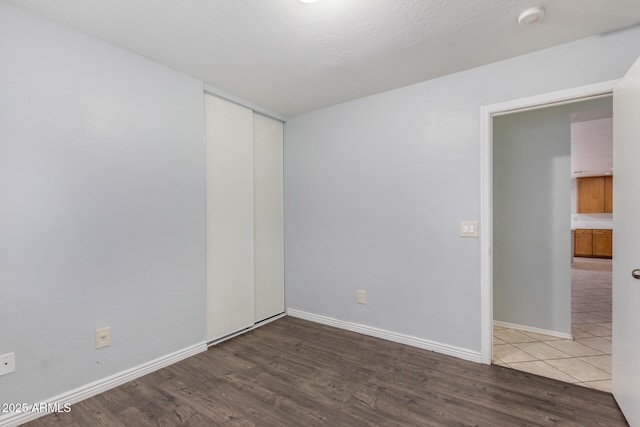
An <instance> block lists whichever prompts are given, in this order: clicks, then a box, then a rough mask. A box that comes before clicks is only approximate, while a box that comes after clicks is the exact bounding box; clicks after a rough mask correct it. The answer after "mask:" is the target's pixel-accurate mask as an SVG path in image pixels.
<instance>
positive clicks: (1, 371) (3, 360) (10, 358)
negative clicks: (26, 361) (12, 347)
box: [0, 353, 16, 375]
mask: <svg viewBox="0 0 640 427" xmlns="http://www.w3.org/2000/svg"><path fill="white" fill-rule="evenodd" d="M15 370H16V354H15V353H7V354H2V355H0V375H7V374H10V373H12V372H15Z"/></svg>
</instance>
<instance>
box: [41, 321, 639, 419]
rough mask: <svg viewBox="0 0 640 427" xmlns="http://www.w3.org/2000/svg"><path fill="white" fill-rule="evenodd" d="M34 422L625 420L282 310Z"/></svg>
mask: <svg viewBox="0 0 640 427" xmlns="http://www.w3.org/2000/svg"><path fill="white" fill-rule="evenodd" d="M29 425H31V426H136V427H137V426H175V425H189V426H216V425H229V426H318V425H326V426H349V427H352V426H550V425H562V426H598V425H600V426H608V427H611V426H626V425H627V424H626V422H625V420H624V417H623V416H622V414H621V412H620V410H619V409H618V407H617V405H616V403H615V401H614V399H613V397H612V396H611V395H610V394H608V393H605V392H601V391H597V390H593V389H588V388H585V387H579V386H575V385H571V384H567V383H563V382H559V381H555V380H551V379H547V378H543V377H538V376H535V375H531V374H527V373H524V372H519V371H515V370H512V369H509V368H503V367H498V366H487V365H480V364H476V363H472V362H466V361H462V360H459V359H456V358H453V357H449V356H444V355H440V354H437V353H433V352H430V351H425V350H420V349H417V348H413V347H409V346H405V345H401V344H396V343H392V342H389V341H384V340H380V339H377V338H371V337H367V336H363V335H359V334H355V333H351V332H346V331H342V330H339V329H334V328H330V327H327V326H322V325H318V324H314V323H311V322H307V321H304V320H299V319H294V318H291V317H285V318H283V319H280V320H277V321H275V322H273V323H270V324H268V325H265V326H263V327H261V328H258V329H256V330H254V331H252V332H249V333H247V334H245V335H241V336H239V337H236V338H233V339H231V340H229V341H227V342H224V343H222V344H220V345H218V346H215V347H212V348H210V349H209V350H208V351H207V352H205V353H202V354H199V355H197V356H195V357H191V358H189V359H187V360H184V361H182V362H179V363H177V364H174V365H172V366H169V367H167V368H164V369H161V370H159V371H157V372H154V373H152V374H149V375H147V376H145V377H142V378H140V379H138V380H135V381H132V382H129V383H127V384H124V385H122V386H120V387H117V388H115V389H113V390H110V391H108V392H105V393H103V394H100V395H98V396H95V397H93V398H91V399H87V400H85V401H83V402H80V403H77V404H75V405H73V406H72V411H71V412H70V413H67V414H51V415H48V416H46V417H43V418H40V419H38V420H35V421H33V422H32V423H30V424H29Z"/></svg>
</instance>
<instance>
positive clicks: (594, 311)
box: [493, 258, 611, 392]
mask: <svg viewBox="0 0 640 427" xmlns="http://www.w3.org/2000/svg"><path fill="white" fill-rule="evenodd" d="M571 288H572V289H571V330H572V334H573V340H567V339H562V338H556V337H552V336H548V335H541V334H535V333H532V332H525V331H519V330H515V329H507V328H502V327H499V326H494V331H493V363H494V364H495V365H500V366H506V367H509V368H513V369H518V370H521V371H525V372H530V373H532V374H536V375H541V376H544V377H549V378H554V379H557V380H560V381H565V382H569V383H573V384H578V385H581V386H585V387H592V388H596V389H598V390H603V391H608V392H611V260H601V259H589V258H576V262H575V266H574V268H573V269H572V272H571Z"/></svg>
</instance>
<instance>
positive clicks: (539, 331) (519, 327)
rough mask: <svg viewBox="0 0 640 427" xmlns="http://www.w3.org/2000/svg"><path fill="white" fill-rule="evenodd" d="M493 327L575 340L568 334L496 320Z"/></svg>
mask: <svg viewBox="0 0 640 427" xmlns="http://www.w3.org/2000/svg"><path fill="white" fill-rule="evenodd" d="M493 325H494V326H500V327H502V328H509V329H517V330H519V331H524V332H533V333H534V334H542V335H550V336H552V337H557V338H564V339H566V340H572V339H573V335H572V334H567V333H566V332H558V331H550V330H548V329H541V328H536V327H533V326H525V325H518V324H517V323H509V322H501V321H499V320H494V321H493Z"/></svg>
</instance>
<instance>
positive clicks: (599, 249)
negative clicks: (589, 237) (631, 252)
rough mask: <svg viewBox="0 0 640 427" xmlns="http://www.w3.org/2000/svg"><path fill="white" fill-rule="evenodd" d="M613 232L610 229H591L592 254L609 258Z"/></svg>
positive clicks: (611, 253)
mask: <svg viewBox="0 0 640 427" xmlns="http://www.w3.org/2000/svg"><path fill="white" fill-rule="evenodd" d="M612 255H613V233H612V232H611V230H593V256H596V257H605V258H611V256H612Z"/></svg>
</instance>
